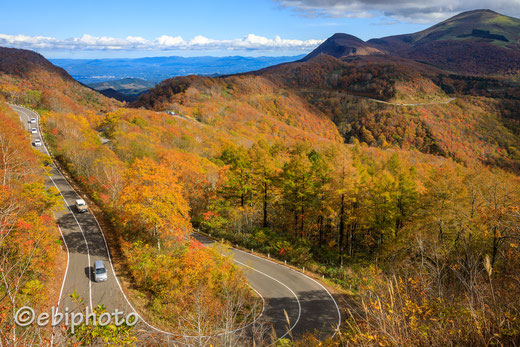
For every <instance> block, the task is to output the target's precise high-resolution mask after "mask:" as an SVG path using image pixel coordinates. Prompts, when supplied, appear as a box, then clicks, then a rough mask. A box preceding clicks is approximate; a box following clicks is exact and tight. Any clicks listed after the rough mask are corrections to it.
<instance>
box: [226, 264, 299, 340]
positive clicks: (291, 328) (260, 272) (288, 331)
mask: <svg viewBox="0 0 520 347" xmlns="http://www.w3.org/2000/svg"><path fill="white" fill-rule="evenodd" d="M233 261H234V262H236V263H238V264H240V265H242V266H244V267H247V268H249V269H251V270H253V271H256V272H258V273H259V274H262V275H264V276H266V277H268V278H270V279H272V280H273V281H276V282H278V283H280V284H281V285H282V286H284V287H285V288H287V289H288V290H289V291H290V292H291V294H292V295H293V296H294V298H295V299H296V302H297V303H298V317H297V318H296V322H294V324H293V325H292V326H291V327H290V329H289V330H287V332H286V333H285V334H283V335H282V336H281V337H279V338H278V340H280V339H283V338H284V337H285V336H287V334H289V333H290V332H291V331H292V330H293V329H294V327H295V326H296V324H298V322H299V321H300V318H301V316H302V305H301V303H300V299H298V295H296V293H295V292H294V291H293V290H292V289H291V288H289V287H288V286H287V285H286V284H284V283H282V282H281V281H279V280H277V279H276V278H274V277H272V276H269V275H268V274H266V273H264V272H262V271H260V270H257V269H255V268H254V267H251V266H249V265H246V264H244V263H242V262H240V261H238V260H236V259H233Z"/></svg>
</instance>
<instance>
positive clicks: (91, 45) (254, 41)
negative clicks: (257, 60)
mask: <svg viewBox="0 0 520 347" xmlns="http://www.w3.org/2000/svg"><path fill="white" fill-rule="evenodd" d="M322 42H323V40H288V39H282V38H281V37H279V36H276V37H274V38H272V39H270V38H266V37H263V36H258V35H254V34H249V35H247V36H246V37H244V38H241V39H232V40H214V39H210V38H207V37H204V36H196V37H194V38H193V39H192V40H189V41H186V40H184V39H183V38H182V37H180V36H175V37H173V36H167V35H162V36H160V37H158V38H156V39H154V40H147V39H144V38H142V37H139V36H137V37H136V36H128V37H127V38H114V37H105V36H103V37H96V36H91V35H88V34H85V35H83V36H81V37H73V38H67V39H57V38H54V37H44V36H26V35H5V34H0V46H7V47H14V48H25V49H33V50H70V51H98V50H99V51H136V50H143V51H158V50H163V51H169V50H172V51H174V50H278V49H280V50H293V51H297V50H302V51H304V50H305V51H307V50H309V49H314V48H316V47H317V46H318V45H319V44H320V43H322Z"/></svg>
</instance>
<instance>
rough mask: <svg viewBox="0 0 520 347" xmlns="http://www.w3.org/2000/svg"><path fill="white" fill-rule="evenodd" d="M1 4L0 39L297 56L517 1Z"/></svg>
mask: <svg viewBox="0 0 520 347" xmlns="http://www.w3.org/2000/svg"><path fill="white" fill-rule="evenodd" d="M2 7H3V9H2V11H3V14H4V16H3V20H2V21H1V22H0V46H6V47H15V48H25V49H31V50H35V51H37V52H39V53H42V54H43V55H44V56H45V57H47V58H91V59H92V58H122V57H126V58H137V57H151V56H172V55H179V56H208V55H211V56H233V55H242V56H283V55H299V54H306V53H308V52H310V51H312V50H313V49H314V48H316V47H317V46H318V45H319V44H320V43H321V42H323V40H325V39H326V38H328V37H329V36H331V35H332V34H334V33H336V32H344V33H349V34H352V35H355V36H358V37H360V38H361V39H363V40H368V39H370V38H374V37H382V36H388V35H395V34H402V33H407V32H415V31H419V30H422V29H424V28H426V27H428V26H430V25H432V24H434V23H436V22H438V21H441V20H444V19H446V18H448V17H451V16H453V15H455V14H457V13H460V12H463V11H467V10H473V9H477V8H489V9H491V10H494V11H497V12H500V13H502V14H505V15H509V16H519V15H520V2H518V1H517V0H500V1H495V2H494V3H493V4H490V3H489V2H487V1H483V0H466V1H461V0H459V1H451V0H432V1H429V2H428V4H424V2H422V1H419V0H396V1H394V2H392V3H391V4H387V3H386V2H381V1H379V0H258V1H254V2H244V1H239V0H228V1H225V2H219V3H215V2H213V1H210V0H199V1H192V2H180V3H179V2H171V1H166V0H150V1H147V2H142V1H135V0H130V1H122V0H114V1H110V2H108V3H107V2H102V1H99V0H94V1H90V2H85V3H83V2H81V3H78V2H74V3H72V4H71V3H70V2H66V1H65V0H51V1H46V2H41V1H36V0H28V1H26V2H25V3H24V4H23V6H21V5H20V3H18V2H8V3H7V4H3V6H2Z"/></svg>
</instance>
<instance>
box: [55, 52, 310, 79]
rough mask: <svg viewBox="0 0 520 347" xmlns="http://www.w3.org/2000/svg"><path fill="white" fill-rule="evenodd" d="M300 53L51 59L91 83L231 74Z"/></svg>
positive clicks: (281, 61)
mask: <svg viewBox="0 0 520 347" xmlns="http://www.w3.org/2000/svg"><path fill="white" fill-rule="evenodd" d="M303 57H304V56H303V55H300V56H282V57H242V56H230V57H208V56H206V57H178V56H172V57H150V58H137V59H51V62H52V63H53V64H55V65H57V66H60V67H62V68H64V69H65V70H66V71H67V72H68V73H69V74H70V75H71V76H72V77H74V78H75V79H76V80H77V81H79V82H82V83H85V84H92V83H97V82H105V81H111V80H120V79H123V78H129V77H130V78H139V79H144V80H148V81H152V82H160V81H162V80H165V79H167V78H171V77H176V76H184V75H208V76H218V75H228V74H235V73H240V72H248V71H253V70H258V69H262V68H264V67H267V66H271V65H276V64H281V63H285V62H290V61H295V60H298V59H301V58H303Z"/></svg>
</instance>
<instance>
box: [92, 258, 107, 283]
mask: <svg viewBox="0 0 520 347" xmlns="http://www.w3.org/2000/svg"><path fill="white" fill-rule="evenodd" d="M107 279H108V276H107V268H106V267H105V263H104V262H103V261H102V260H96V261H95V262H94V281H96V282H104V281H106V280H107Z"/></svg>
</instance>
